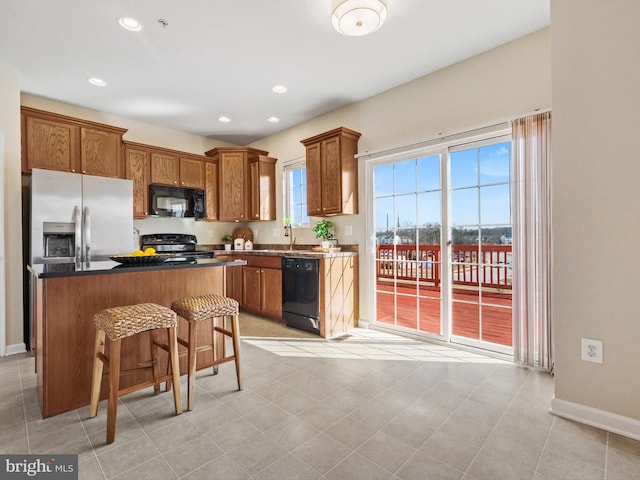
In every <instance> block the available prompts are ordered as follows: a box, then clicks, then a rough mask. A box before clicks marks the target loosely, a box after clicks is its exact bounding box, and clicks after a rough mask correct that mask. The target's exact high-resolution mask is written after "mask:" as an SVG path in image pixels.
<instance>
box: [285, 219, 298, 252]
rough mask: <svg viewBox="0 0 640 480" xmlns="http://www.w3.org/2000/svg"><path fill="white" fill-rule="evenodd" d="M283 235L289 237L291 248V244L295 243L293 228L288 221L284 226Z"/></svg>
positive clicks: (291, 248)
mask: <svg viewBox="0 0 640 480" xmlns="http://www.w3.org/2000/svg"><path fill="white" fill-rule="evenodd" d="M284 236H285V237H289V250H293V246H294V245H295V244H296V239H295V237H294V236H293V229H292V227H291V224H290V223H288V224H286V225H285V226H284Z"/></svg>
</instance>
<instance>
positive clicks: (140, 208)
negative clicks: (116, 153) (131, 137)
mask: <svg viewBox="0 0 640 480" xmlns="http://www.w3.org/2000/svg"><path fill="white" fill-rule="evenodd" d="M124 157H125V178H128V179H129V180H133V218H146V217H148V216H149V153H148V152H146V151H145V150H141V149H136V148H130V147H126V148H125V152H124Z"/></svg>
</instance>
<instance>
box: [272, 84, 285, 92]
mask: <svg viewBox="0 0 640 480" xmlns="http://www.w3.org/2000/svg"><path fill="white" fill-rule="evenodd" d="M271 90H273V91H274V92H275V93H285V92H286V91H287V87H285V86H284V85H276V86H275V87H273V88H272V89H271Z"/></svg>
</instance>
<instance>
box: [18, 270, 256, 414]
mask: <svg viewBox="0 0 640 480" xmlns="http://www.w3.org/2000/svg"><path fill="white" fill-rule="evenodd" d="M245 263H246V262H244V261H243V260H224V259H215V258H206V259H198V260H197V261H196V262H195V263H188V262H176V263H150V264H140V265H132V266H128V265H127V266H125V265H120V264H118V263H116V262H113V261H104V262H92V263H91V265H90V266H89V267H86V266H76V265H74V264H37V265H31V266H29V267H28V268H29V271H30V273H31V274H32V276H33V279H34V282H33V283H34V294H33V305H32V308H33V317H34V337H35V338H34V343H33V344H34V349H35V356H36V373H37V385H38V397H39V401H40V406H41V408H42V416H43V418H46V417H50V416H52V415H57V414H59V413H62V412H66V411H69V410H73V409H76V408H79V407H82V406H84V405H88V404H89V397H90V388H91V370H92V363H93V347H94V338H95V325H94V322H93V317H94V315H95V314H96V313H97V312H98V311H100V310H103V309H105V308H111V307H117V306H123V305H133V304H138V303H147V302H150V303H157V304H159V305H163V306H166V307H170V306H171V302H172V301H174V300H176V299H179V298H182V297H187V296H193V295H204V294H218V295H224V293H225V268H222V267H225V266H237V265H244V264H245ZM207 323H208V322H203V325H202V328H199V331H198V337H199V338H202V339H203V340H204V339H205V338H211V335H212V332H211V325H210V324H207ZM187 329H188V326H187V324H186V322H185V321H184V320H181V321H180V322H179V325H178V332H179V335H180V336H182V337H186V335H187ZM163 333H164V332H163ZM216 344H217V345H219V346H220V347H221V348H223V344H222V340H221V339H220V342H216ZM221 348H219V349H218V351H220V350H221ZM149 352H150V343H149V336H148V335H135V336H133V337H129V338H125V339H123V342H122V354H121V355H122V360H121V362H122V368H123V369H128V368H135V367H136V366H137V365H138V364H139V363H140V362H143V361H145V360H148V356H149ZM181 353H183V352H181ZM211 355H212V353H211V352H210V351H205V352H200V353H199V354H198V363H199V364H205V363H209V362H210V361H211V360H212V358H211ZM159 356H160V358H159V365H160V371H161V372H162V371H166V368H167V359H166V355H165V354H164V353H163V352H162V351H161V353H160V354H159ZM186 360H187V359H186V356H181V359H180V372H181V373H186V371H187V361H186ZM147 379H148V378H147V377H146V376H145V374H133V375H129V376H125V377H123V378H122V380H121V387H126V386H128V385H132V384H136V383H141V382H142V381H144V380H147ZM103 387H106V379H105V383H104V384H103ZM102 391H103V392H104V394H105V396H106V392H107V388H102Z"/></svg>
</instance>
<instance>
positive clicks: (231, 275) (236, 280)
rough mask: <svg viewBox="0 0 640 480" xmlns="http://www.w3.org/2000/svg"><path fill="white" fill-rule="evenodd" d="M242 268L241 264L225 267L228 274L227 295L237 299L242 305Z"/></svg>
mask: <svg viewBox="0 0 640 480" xmlns="http://www.w3.org/2000/svg"><path fill="white" fill-rule="evenodd" d="M230 258H237V257H230ZM242 268H243V267H242V266H240V265H238V266H235V267H225V274H226V276H227V279H226V289H225V295H226V296H227V297H229V298H233V299H234V300H236V301H237V302H238V303H239V304H240V306H242Z"/></svg>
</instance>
